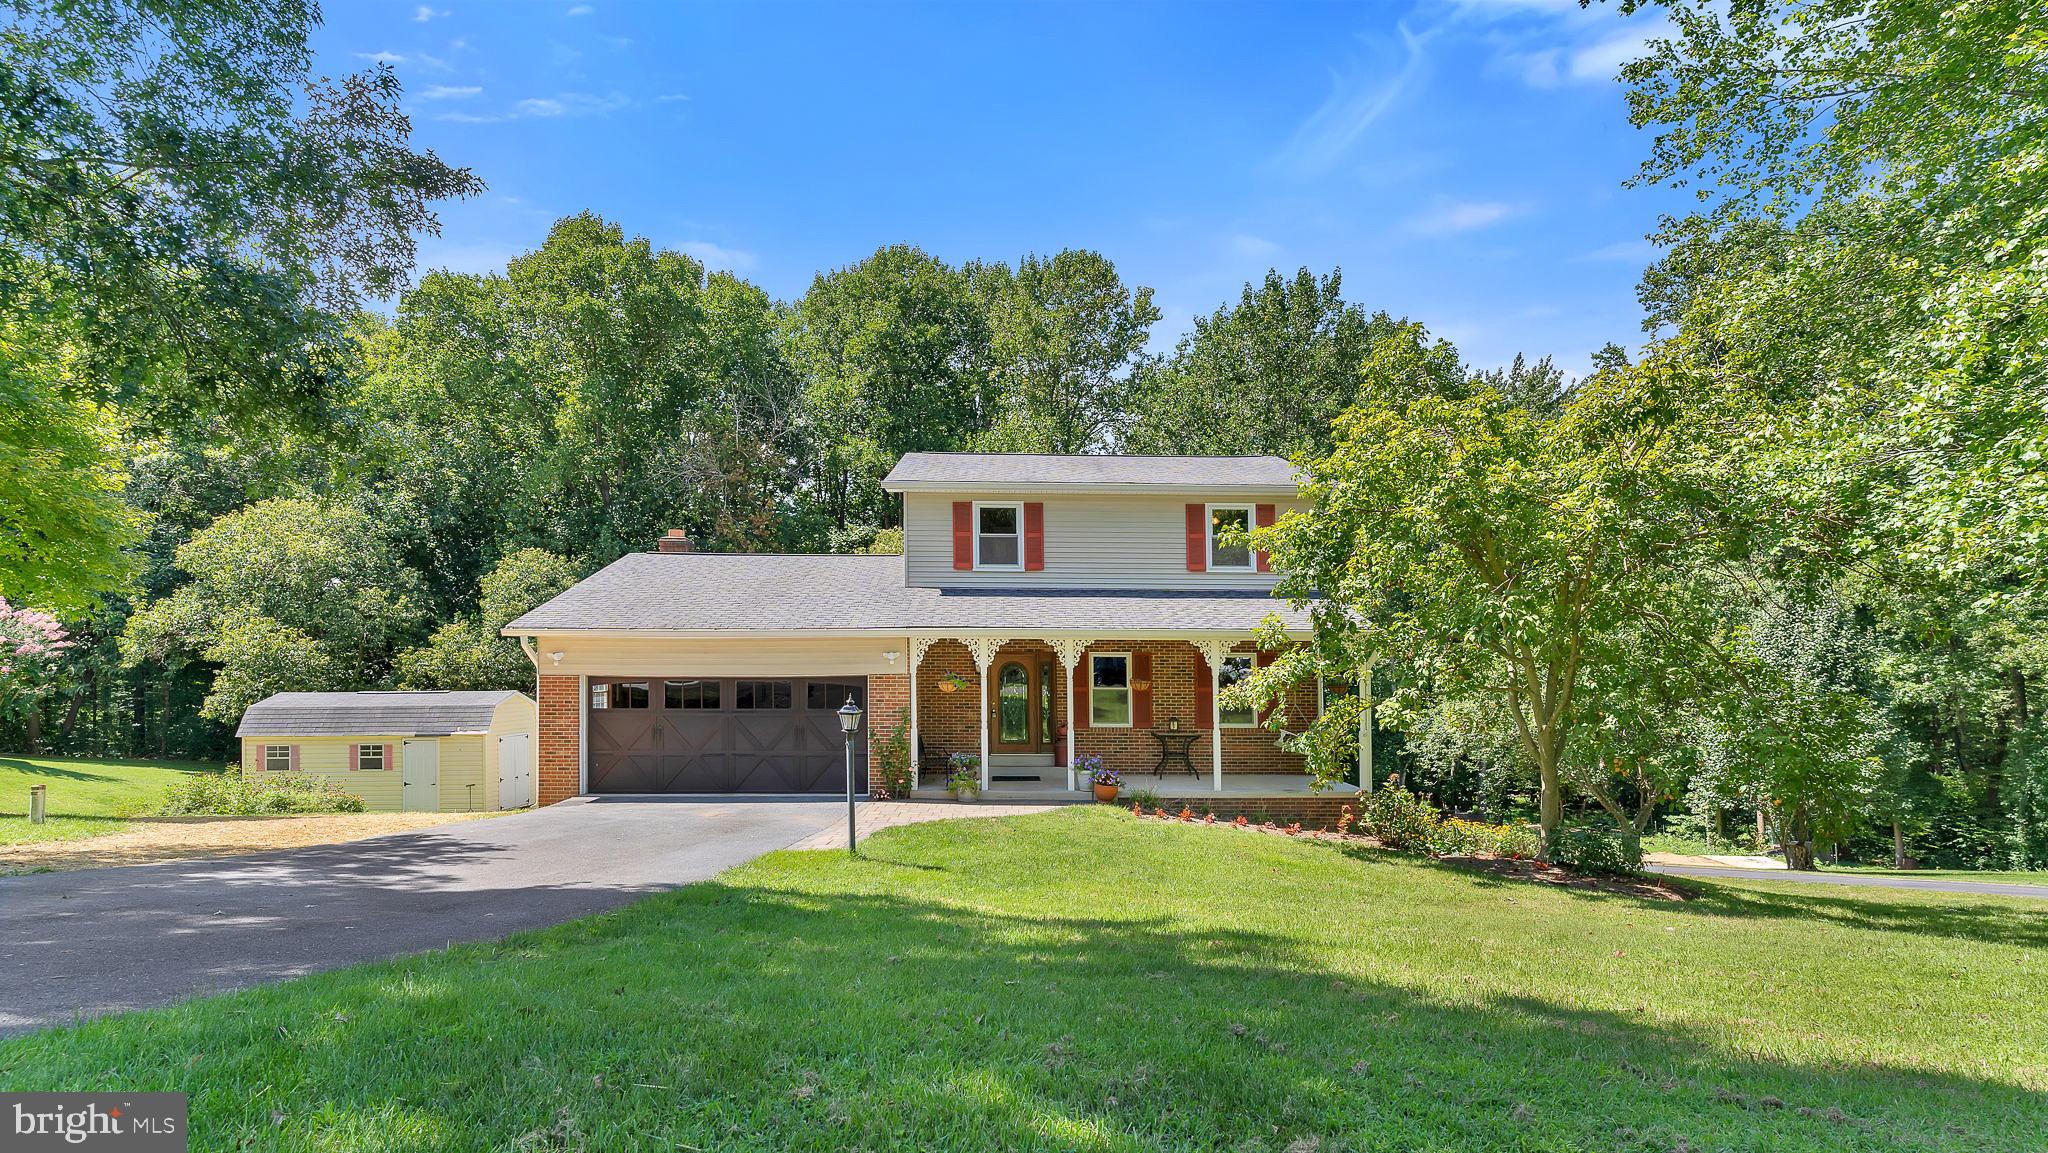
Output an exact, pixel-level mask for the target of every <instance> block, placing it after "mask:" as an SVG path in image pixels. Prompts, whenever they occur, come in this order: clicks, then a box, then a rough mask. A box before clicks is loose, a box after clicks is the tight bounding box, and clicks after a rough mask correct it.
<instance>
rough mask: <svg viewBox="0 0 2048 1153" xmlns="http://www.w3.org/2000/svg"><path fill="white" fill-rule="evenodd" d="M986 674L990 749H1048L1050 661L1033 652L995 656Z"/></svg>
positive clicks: (1042, 751) (995, 750)
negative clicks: (992, 665)
mask: <svg viewBox="0 0 2048 1153" xmlns="http://www.w3.org/2000/svg"><path fill="white" fill-rule="evenodd" d="M988 675H989V685H988V700H989V718H988V733H989V742H988V747H989V749H990V751H992V752H998V753H1049V752H1051V751H1052V747H1053V740H1052V686H1053V676H1052V662H1051V661H1050V660H1043V659H1041V658H1039V657H1038V656H1037V655H1035V654H1024V655H1021V656H998V657H996V661H995V666H994V667H993V668H991V669H990V670H989V674H988Z"/></svg>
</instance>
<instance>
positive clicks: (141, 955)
mask: <svg viewBox="0 0 2048 1153" xmlns="http://www.w3.org/2000/svg"><path fill="white" fill-rule="evenodd" d="M844 819H845V808H844V806H843V803H835V802H833V801H831V800H829V799H828V800H811V799H808V798H803V799H790V800H780V799H761V800H755V799H746V800H733V799H715V800H686V799H660V800H638V799H635V800H587V801H586V800H579V801H572V802H569V803H565V804H560V805H553V806H550V807H549V808H546V809H541V810H538V811H536V812H531V813H519V814H516V815H513V816H508V817H498V818H494V819H491V820H486V821H471V822H465V823H463V824H457V825H446V826H442V827H440V828H435V829H429V830H424V831H421V832H413V833H394V834H391V835H389V836H383V837H372V838H369V839H367V840H362V841H352V842H349V843H348V844H342V845H321V846H317V847H314V848H306V849H292V850H287V851H284V852H275V853H262V854H257V855H253V856H246V857H233V858H228V859H224V860H212V861H179V862H175V863H172V864H163V865H139V866H132V867H128V868H115V869H93V870H85V871H80V872H67V873H42V874H33V875H29V876H22V877H0V1032H13V1031H19V1030H23V1029H35V1028H41V1027H44V1026H47V1025H53V1024H57V1023H60V1022H64V1021H69V1020H71V1019H72V1017H73V1016H74V1014H76V1015H82V1016H95V1015H98V1014H101V1013H110V1012H115V1011H118V1010H123V1009H136V1008H142V1007H145V1006H150V1005H161V1004H165V1003H167V1002H171V1001H176V1000H181V999H183V998H185V997H189V996H192V995H194V994H198V993H207V992H215V991H219V990H223V989H235V988H240V987H242V986H245V985H254V984H260V983H262V982H265V981H277V980H282V979H284V978H287V977H296V976H299V975H301V974H304V973H310V972H315V971H317V970H320V969H331V968H336V967H338V966H342V965H347V964H351V963H354V962H357V961H367V960H374V959H378V958H383V957H391V956H396V955H398V954H402V953H412V952H419V951H421V950H425V949H436V948H440V947H442V946H445V945H448V944H450V943H452V942H455V941H474V940H483V939H488V938H495V937H502V936H505V935H506V934H508V933H513V932H516V931H518V930H521V929H530V928H535V927H537V926H541V925H551V924H554V923H556V922H559V921H566V920H570V919H572V918H575V917H580V916H583V915H585V914H588V913H594V912H598V911H600V910H603V909H608V908H611V907H612V906H615V905H620V904H624V903H625V902H627V901H630V900H633V899H634V898H636V897H640V896H644V895H646V894H648V893H653V892H658V891H660V890H662V889H668V888H673V887H675V886H677V885H683V884H688V883H689V882H691V881H700V880H703V879H704V878H706V877H709V876H711V875H713V874H714V873H718V872H720V871H722V870H724V869H727V868H729V867H731V866H733V865H737V864H741V863H743V862H745V861H749V860H752V859H753V858H754V857H757V856H759V855H761V854H762V853H766V852H771V851H773V850H775V849H781V848H786V847H788V846H790V845H793V844H795V843H796V842H798V841H801V840H804V839H806V838H808V837H810V836H811V835H812V834H814V833H817V832H818V831H820V830H821V829H823V828H825V827H827V826H828V825H830V824H831V823H832V822H833V821H834V820H844Z"/></svg>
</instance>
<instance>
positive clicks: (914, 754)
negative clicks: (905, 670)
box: [910, 637, 936, 789]
mask: <svg viewBox="0 0 2048 1153" xmlns="http://www.w3.org/2000/svg"><path fill="white" fill-rule="evenodd" d="M935 640H936V638H934V637H911V638H910V787H911V788H912V789H916V788H917V786H918V785H920V784H922V783H923V782H922V780H920V776H921V774H922V772H923V770H924V765H923V764H922V763H921V762H920V761H919V759H918V758H919V753H918V744H917V666H919V665H921V664H923V663H924V654H925V653H927V652H929V651H931V647H932V644H933V642H934V641H935Z"/></svg>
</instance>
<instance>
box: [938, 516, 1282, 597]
mask: <svg viewBox="0 0 2048 1153" xmlns="http://www.w3.org/2000/svg"><path fill="white" fill-rule="evenodd" d="M969 499H980V500H989V501H1008V500H1017V501H1027V500H1028V501H1039V502H1042V503H1043V504H1044V505H1045V568H1044V570H1043V571H1040V572H1018V571H1015V570H1008V571H1001V572H973V571H968V572H961V571H956V570H955V569H954V568H953V502H954V501H955V500H969ZM1198 501H1203V502H1206V503H1209V504H1249V505H1255V506H1256V505H1258V504H1261V503H1265V504H1272V505H1276V506H1277V508H1276V511H1277V512H1278V513H1279V514H1280V515H1282V516H1284V515H1286V514H1287V513H1288V512H1290V511H1293V510H1298V509H1300V508H1302V507H1303V502H1301V501H1299V500H1286V499H1279V500H1276V499H1274V498H1271V497H1235V496H1230V495H1227V494H1218V495H1215V496H1210V497H1203V496H1200V495H1188V494H1176V495H1137V496H1114V495H1093V494H1077V495H1072V496H1057V495H1038V494H1032V495H1028V496H1026V495H1013V494H1008V493H997V492H991V493H981V494H976V495H975V496H973V497H970V496H967V495H965V494H958V493H918V492H907V493H904V494H903V567H904V579H905V583H907V584H909V585H911V586H912V587H927V588H946V587H984V588H1032V587H1047V588H1143V589H1266V588H1271V587H1273V582H1274V580H1275V577H1274V574H1272V573H1259V572H1250V573H1244V572H1233V573H1222V572H1189V571H1188V565H1187V557H1188V553H1187V512H1186V506H1187V505H1189V504H1193V503H1196V502H1198Z"/></svg>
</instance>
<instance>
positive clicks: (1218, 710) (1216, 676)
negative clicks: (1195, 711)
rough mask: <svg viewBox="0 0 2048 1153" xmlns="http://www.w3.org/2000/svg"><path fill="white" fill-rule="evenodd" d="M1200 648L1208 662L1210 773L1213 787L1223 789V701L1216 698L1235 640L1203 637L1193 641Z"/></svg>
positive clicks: (1221, 687) (1220, 688)
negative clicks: (1226, 658) (1224, 661)
mask: <svg viewBox="0 0 2048 1153" xmlns="http://www.w3.org/2000/svg"><path fill="white" fill-rule="evenodd" d="M1195 647H1196V648H1197V649H1200V650H1201V653H1202V659H1203V660H1205V661H1208V662H1209V715H1208V717H1206V718H1204V719H1205V720H1207V721H1208V724H1209V755H1210V758H1211V759H1210V765H1211V773H1212V774H1213V776H1214V777H1215V785H1214V788H1215V789H1216V791H1217V792H1219V793H1220V792H1222V791H1223V702H1222V701H1221V700H1219V699H1217V698H1218V696H1219V694H1221V693H1222V692H1223V658H1225V657H1227V656H1229V655H1230V650H1232V649H1234V648H1236V647H1237V642H1236V641H1232V640H1225V639H1223V638H1221V637H1204V638H1202V639H1201V640H1198V641H1196V642H1195Z"/></svg>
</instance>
